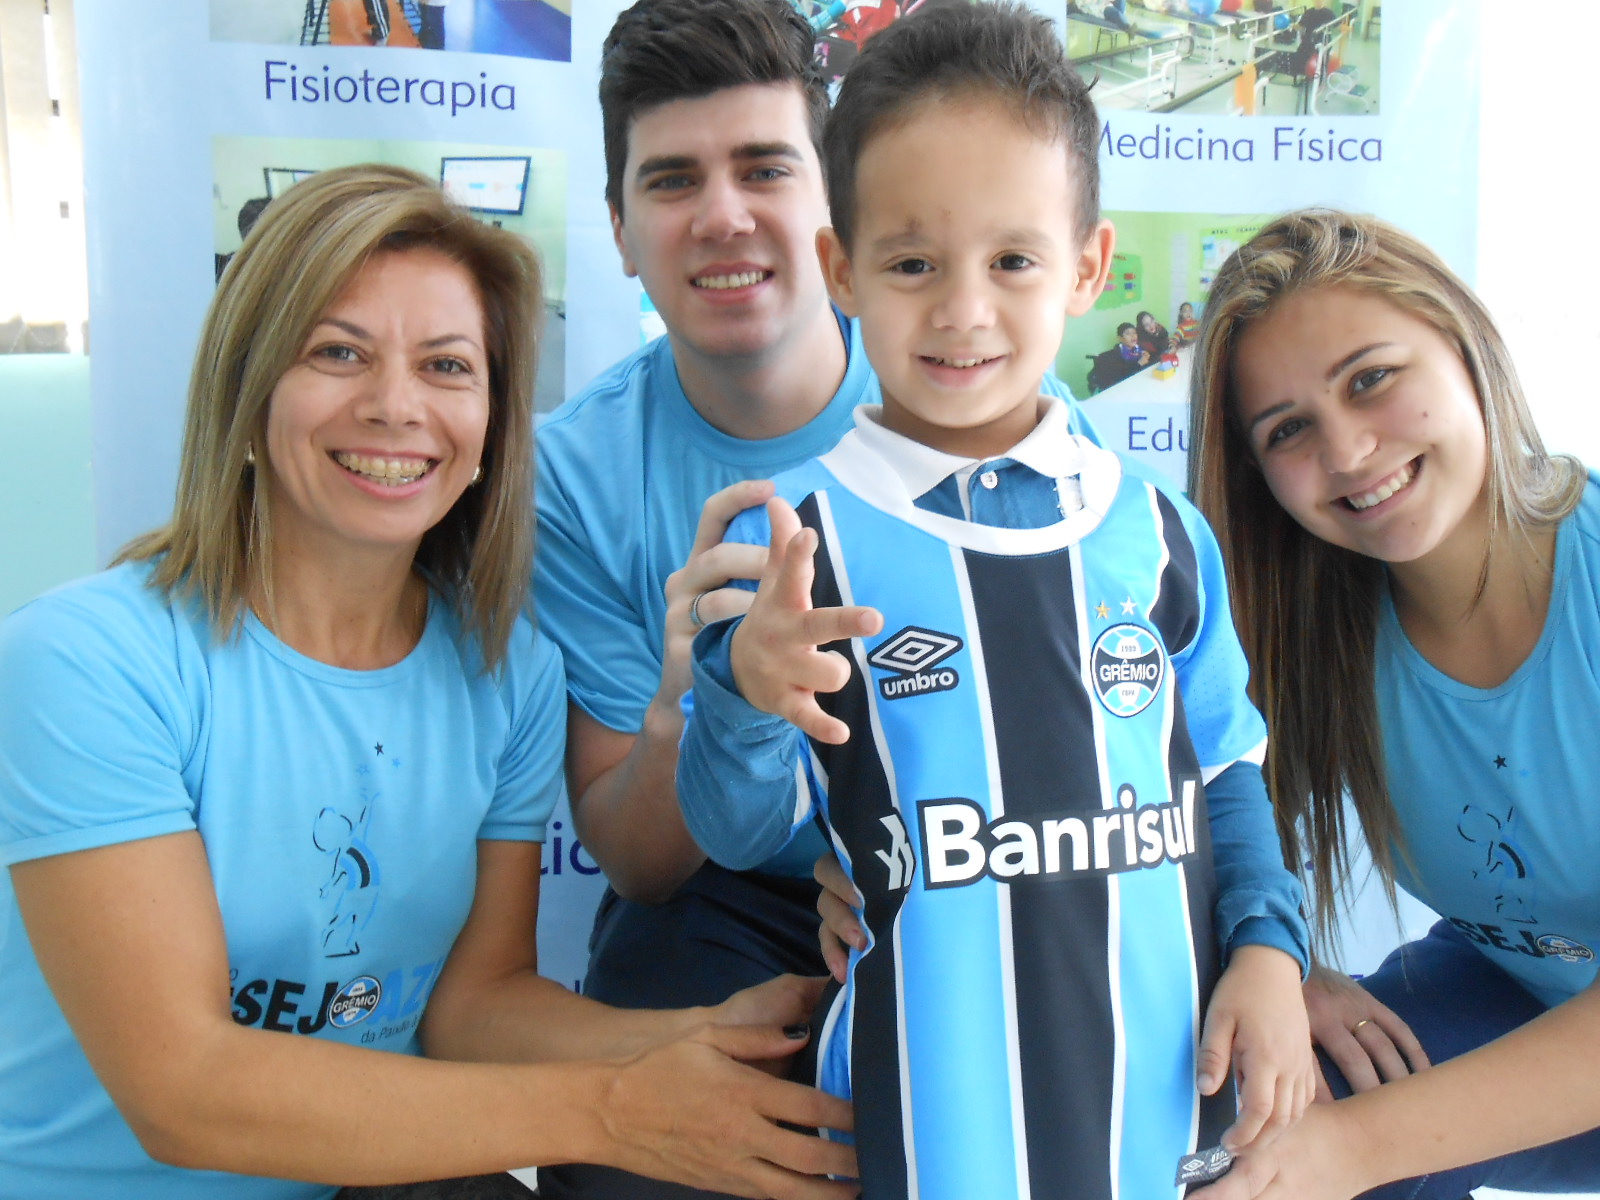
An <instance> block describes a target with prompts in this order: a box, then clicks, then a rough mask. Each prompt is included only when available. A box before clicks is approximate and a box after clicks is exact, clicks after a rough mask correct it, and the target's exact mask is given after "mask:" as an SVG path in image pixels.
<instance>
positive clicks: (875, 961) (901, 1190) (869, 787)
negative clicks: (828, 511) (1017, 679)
mask: <svg viewBox="0 0 1600 1200" xmlns="http://www.w3.org/2000/svg"><path fill="white" fill-rule="evenodd" d="M796 511H797V512H798V513H799V515H800V522H801V524H802V525H805V526H807V527H809V528H811V529H815V530H816V531H817V552H816V555H815V566H816V576H815V578H814V580H813V581H812V585H811V602H812V604H814V605H815V606H816V607H818V608H824V607H836V606H838V605H841V604H843V603H844V598H843V592H842V589H841V588H840V587H839V582H838V580H837V579H836V578H835V577H834V573H833V561H832V559H831V558H830V557H829V555H828V543H827V533H826V531H825V530H824V529H823V527H822V521H821V518H820V514H819V512H818V505H817V500H816V497H815V496H808V497H807V498H806V499H805V500H804V501H802V502H801V504H800V507H799V508H798V509H797V510H796ZM825 648H826V649H829V650H837V651H838V652H839V653H841V654H843V655H844V657H845V659H846V661H848V662H849V663H850V679H849V682H847V683H846V684H845V685H844V687H843V688H841V689H840V690H839V691H837V692H834V693H833V694H831V695H819V696H818V697H817V703H818V705H819V706H820V707H821V708H822V710H823V711H824V712H826V713H829V714H830V715H832V716H836V717H838V718H839V719H840V720H841V721H844V722H845V723H846V724H847V725H849V726H850V728H851V729H853V730H855V731H856V733H855V736H853V737H852V738H851V739H850V740H849V741H848V742H846V743H845V744H844V745H842V746H830V745H827V744H825V743H822V742H817V741H812V742H811V748H812V750H813V751H815V753H816V755H817V759H818V760H819V761H820V762H821V763H822V766H823V769H824V770H826V771H827V773H828V779H829V782H830V786H831V785H832V782H833V781H835V780H837V781H839V784H840V785H841V786H848V787H849V788H850V789H851V793H850V795H849V796H848V797H846V796H844V795H842V794H841V795H840V796H838V797H836V800H837V803H830V804H829V805H828V820H829V823H830V824H831V825H832V826H833V829H834V832H835V834H836V835H837V836H838V838H839V839H840V840H841V841H842V842H843V843H844V845H845V847H846V848H847V849H848V850H849V852H850V857H851V860H852V862H853V863H854V865H855V884H856V888H857V890H858V891H860V893H861V896H862V899H863V900H864V901H865V902H866V904H865V916H866V924H867V928H868V929H869V930H870V931H871V932H872V937H873V949H872V953H870V954H868V955H867V956H866V957H865V958H863V959H862V960H861V961H860V962H859V964H858V965H857V967H856V980H857V983H858V986H857V987H856V989H855V1012H854V1015H853V1018H852V1021H853V1024H852V1033H851V1050H850V1053H851V1072H850V1074H851V1087H852V1091H853V1093H854V1095H853V1097H852V1098H853V1100H854V1102H855V1111H856V1132H855V1136H856V1143H857V1145H859V1146H860V1147H861V1150H862V1153H861V1161H862V1163H863V1165H865V1164H868V1163H881V1164H897V1163H898V1164H903V1163H904V1162H905V1161H906V1159H907V1153H908V1148H907V1146H906V1144H905V1126H904V1123H903V1121H902V1119H901V1111H900V1109H901V1098H900V1077H901V1072H902V1064H901V1062H900V1021H899V1012H898V998H899V994H900V981H899V979H898V978H897V975H896V971H895V945H894V920H895V917H896V915H897V914H898V913H899V911H900V905H901V904H902V903H903V901H904V900H905V896H906V891H907V887H908V886H910V881H909V880H907V881H906V886H902V887H900V888H899V889H897V890H895V891H890V890H889V889H888V887H887V884H888V883H889V882H890V880H889V867H888V866H886V865H885V864H884V863H883V862H882V861H881V860H880V859H879V858H878V856H877V854H876V851H877V850H880V849H881V850H886V851H887V850H889V848H890V847H891V845H893V839H892V836H891V834H890V831H889V830H888V828H886V827H885V826H884V824H883V822H882V820H881V818H884V817H889V818H892V819H894V820H898V819H899V813H898V812H897V811H896V810H895V807H894V803H893V801H892V799H891V797H890V792H889V780H888V777H887V775H886V774H885V772H884V765H883V763H882V762H881V761H880V760H879V758H878V752H877V745H876V743H875V740H874V739H873V737H872V734H871V729H872V714H871V709H870V704H871V698H870V696H869V695H868V691H867V689H868V688H869V687H870V686H871V684H870V681H869V680H866V679H863V678H862V675H861V668H860V664H859V663H857V661H856V658H855V655H854V654H853V653H852V651H851V646H850V643H849V642H834V643H832V644H831V645H829V646H827V647H825ZM821 1017H822V1012H820V1011H819V1013H818V1019H817V1021H816V1022H815V1023H814V1025H813V1028H815V1029H818V1030H820V1029H821V1028H822V1025H821ZM864 1055H870V1056H871V1057H872V1065H871V1066H870V1067H865V1066H860V1065H858V1064H857V1059H858V1057H859V1056H864ZM874 1148H875V1149H874ZM861 1182H862V1192H863V1194H864V1195H867V1196H871V1197H873V1200H880V1198H881V1200H907V1193H908V1188H907V1182H906V1173H905V1170H904V1168H903V1167H902V1169H901V1170H900V1172H899V1173H898V1175H889V1176H888V1177H885V1178H877V1177H875V1176H867V1175H864V1176H863V1177H862V1181H861Z"/></svg>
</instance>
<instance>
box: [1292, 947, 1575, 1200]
mask: <svg viewBox="0 0 1600 1200" xmlns="http://www.w3.org/2000/svg"><path fill="white" fill-rule="evenodd" d="M1360 982H1361V986H1362V987H1364V988H1366V989H1367V991H1369V992H1371V993H1372V995H1373V996H1375V997H1377V999H1379V1000H1380V1001H1382V1002H1383V1003H1384V1004H1386V1005H1388V1006H1389V1007H1390V1008H1391V1009H1393V1010H1394V1011H1395V1013H1396V1014H1398V1015H1399V1017H1400V1019H1401V1020H1403V1021H1404V1022H1405V1023H1406V1024H1407V1025H1409V1026H1411V1032H1412V1033H1414V1034H1416V1036H1417V1040H1418V1041H1419V1042H1421V1043H1422V1048H1423V1049H1424V1050H1426V1051H1427V1052H1428V1060H1429V1061H1430V1062H1434V1063H1439V1062H1443V1061H1444V1060H1446V1059H1450V1058H1454V1057H1456V1056H1457V1055H1458V1054H1465V1053H1466V1052H1467V1051H1468V1050H1474V1049H1476V1048H1477V1047H1479V1046H1482V1045H1484V1044H1485V1043H1486V1042H1492V1041H1493V1040H1494V1039H1495V1038H1497V1037H1499V1036H1501V1035H1502V1034H1505V1033H1509V1032H1510V1031H1511V1030H1513V1029H1516V1028H1517V1027H1518V1026H1520V1025H1525V1024H1527V1023H1528V1022H1529V1021H1531V1020H1533V1018H1534V1017H1537V1016H1538V1015H1539V1014H1541V1013H1543V1012H1544V1011H1545V1010H1546V1006H1545V1004H1544V1003H1543V1001H1541V1000H1539V999H1537V998H1536V997H1535V996H1534V995H1533V994H1532V993H1531V992H1529V991H1527V990H1526V989H1525V988H1523V987H1522V985H1520V984H1518V983H1517V982H1516V981H1514V980H1513V979H1512V978H1511V976H1509V975H1507V974H1506V973H1505V972H1504V971H1502V970H1500V968H1499V967H1497V966H1495V965H1494V964H1493V963H1492V962H1490V961H1489V960H1488V959H1487V958H1485V957H1484V956H1483V955H1482V954H1481V953H1479V952H1478V950H1477V949H1475V948H1474V947H1473V945H1472V943H1471V942H1469V941H1467V939H1466V938H1465V937H1463V936H1462V935H1461V933H1460V932H1458V931H1457V930H1456V929H1455V927H1454V926H1452V925H1450V924H1449V922H1447V921H1440V922H1439V923H1438V924H1437V925H1435V926H1434V927H1433V928H1432V929H1430V930H1429V931H1428V933H1427V936H1426V937H1423V938H1420V939H1419V940H1417V941H1415V942H1408V943H1407V944H1406V945H1404V946H1401V947H1400V948H1399V949H1398V950H1396V951H1394V952H1393V953H1392V954H1390V955H1389V957H1388V958H1386V959H1384V960H1383V965H1382V966H1380V967H1379V968H1378V969H1377V970H1376V971H1375V972H1373V973H1372V974H1371V975H1368V976H1367V977H1366V978H1365V979H1362V980H1361V981H1360ZM1574 1053H1585V1054H1587V1053H1592V1048H1584V1049H1578V1048H1575V1049H1574ZM1318 1056H1319V1057H1320V1058H1321V1060H1322V1069H1323V1071H1324V1073H1326V1075H1327V1077H1328V1086H1329V1087H1330V1088H1331V1089H1332V1090H1333V1094H1334V1095H1335V1096H1341V1097H1342V1096H1348V1095H1349V1094H1350V1085H1349V1084H1348V1083H1347V1082H1345V1078H1344V1076H1343V1074H1341V1073H1340V1071H1339V1068H1337V1067H1335V1066H1334V1065H1333V1063H1332V1062H1331V1061H1330V1060H1329V1059H1328V1057H1327V1056H1326V1055H1324V1054H1322V1053H1321V1052H1320V1051H1319V1052H1318ZM1479 1187H1492V1188H1503V1189H1505V1190H1507V1191H1512V1192H1556V1193H1559V1192H1594V1191H1600V1130H1591V1131H1590V1132H1588V1133H1583V1134H1578V1135H1577V1136H1575V1137H1570V1138H1567V1139H1566V1140H1565V1141H1560V1142H1553V1143H1551V1144H1550V1145H1548V1146H1538V1147H1535V1148H1534V1149H1532V1150H1522V1151H1519V1152H1518V1153H1516V1154H1508V1155H1506V1156H1505V1157H1504V1158H1496V1159H1491V1160H1489V1161H1488V1162H1481V1163H1475V1164H1473V1165H1472V1166H1467V1167H1456V1168H1454V1169H1453V1170H1449V1171H1440V1172H1438V1173H1436V1174H1433V1175H1423V1176H1419V1177H1418V1178H1416V1179H1403V1180H1400V1181H1399V1182H1398V1183H1389V1184H1385V1185H1384V1186H1383V1187H1379V1188H1374V1189H1373V1190H1372V1191H1370V1192H1367V1193H1365V1195H1366V1196H1369V1197H1374V1198H1375V1200H1462V1197H1464V1196H1466V1195H1467V1193H1468V1192H1470V1191H1472V1189H1473V1188H1479Z"/></svg>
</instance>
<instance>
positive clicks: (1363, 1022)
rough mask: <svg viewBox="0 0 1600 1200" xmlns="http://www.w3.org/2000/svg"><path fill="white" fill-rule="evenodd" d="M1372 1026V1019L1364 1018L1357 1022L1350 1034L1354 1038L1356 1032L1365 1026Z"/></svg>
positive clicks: (1351, 1027) (1351, 1028)
mask: <svg viewBox="0 0 1600 1200" xmlns="http://www.w3.org/2000/svg"><path fill="white" fill-rule="evenodd" d="M1371 1024H1372V1018H1371V1017H1364V1018H1362V1019H1361V1020H1359V1021H1357V1022H1356V1023H1355V1024H1354V1025H1352V1026H1350V1033H1351V1035H1352V1036H1354V1034H1355V1032H1356V1030H1358V1029H1360V1028H1361V1027H1362V1026H1363V1025H1371Z"/></svg>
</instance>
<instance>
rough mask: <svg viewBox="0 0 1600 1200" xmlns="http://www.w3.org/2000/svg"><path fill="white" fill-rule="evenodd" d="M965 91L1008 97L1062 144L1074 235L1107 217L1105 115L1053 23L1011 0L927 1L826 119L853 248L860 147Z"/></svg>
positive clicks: (834, 203)
mask: <svg viewBox="0 0 1600 1200" xmlns="http://www.w3.org/2000/svg"><path fill="white" fill-rule="evenodd" d="M968 95H976V96H982V97H995V98H997V99H999V100H1001V101H1002V102H1003V103H1006V104H1008V105H1010V106H1011V107H1012V108H1013V109H1014V110H1015V111H1016V113H1017V115H1018V116H1019V117H1020V118H1021V119H1022V120H1023V121H1025V122H1026V123H1027V124H1028V126H1029V128H1031V129H1033V130H1034V131H1035V132H1036V133H1038V134H1040V135H1041V136H1044V137H1049V138H1051V139H1059V140H1060V141H1061V142H1063V143H1064V144H1065V149H1066V153H1067V155H1068V157H1069V159H1070V163H1071V166H1072V168H1073V173H1074V176H1075V177H1076V180H1077V197H1076V205H1075V208H1076V212H1075V213H1074V214H1073V215H1074V217H1075V227H1076V232H1077V234H1078V236H1079V237H1080V238H1087V237H1088V236H1089V231H1090V230H1091V229H1092V228H1093V227H1094V225H1095V222H1097V221H1098V220H1099V219H1100V147H1099V141H1100V118H1099V116H1098V115H1097V114H1096V113H1095V110H1094V101H1093V100H1091V99H1090V98H1089V87H1088V85H1087V84H1086V83H1084V81H1083V80H1082V78H1080V77H1079V75H1078V72H1077V71H1075V70H1074V69H1073V68H1072V64H1071V63H1069V62H1068V61H1067V55H1066V51H1065V49H1064V48H1063V47H1062V45H1061V36H1060V34H1059V33H1058V32H1057V31H1056V27H1055V25H1054V24H1053V23H1052V22H1051V20H1050V18H1049V17H1045V16H1041V15H1040V14H1039V13H1036V12H1033V11H1031V10H1029V9H1028V8H1027V7H1025V6H1024V5H1022V4H1019V3H1015V2H1013V0H1002V2H1000V3H993V4H962V3H956V4H945V5H939V6H937V7H935V6H933V5H931V4H930V5H927V6H925V7H924V8H923V9H922V10H921V11H920V12H916V13H913V14H912V15H911V16H909V17H905V18H903V19H901V20H899V21H896V22H895V23H894V24H893V25H890V26H889V27H888V28H887V29H885V30H884V31H883V32H882V33H880V34H878V35H877V36H875V37H874V38H873V39H872V40H871V41H870V42H868V43H867V45H866V48H865V49H864V50H862V52H861V56H860V57H859V58H858V59H856V61H855V64H854V65H853V66H851V68H850V73H849V74H848V75H846V76H845V78H844V86H843V87H842V88H841V89H840V91H839V98H838V100H837V101H835V103H834V106H833V112H832V113H831V114H829V116H828V124H827V128H826V130H825V131H824V132H823V137H822V166H823V173H824V175H825V176H826V178H827V181H828V210H829V213H830V215H831V217H832V220H833V228H834V232H835V233H837V234H838V235H839V240H840V241H841V242H843V243H844V245H845V248H846V249H847V250H848V249H849V247H850V245H851V237H852V236H853V234H854V232H855V217H856V206H855V205H856V168H857V165H858V164H859V162H860V160H861V153H862V150H863V148H864V147H865V146H866V145H867V143H868V142H870V141H871V140H872V138H873V137H874V136H875V135H877V134H879V133H882V132H883V131H884V130H885V129H888V128H890V127H891V126H893V125H895V124H897V123H899V122H900V121H902V120H904V119H905V117H906V114H907V111H908V110H909V109H910V108H911V107H912V106H913V105H915V104H918V103H921V102H923V101H926V100H931V99H943V98H949V97H960V96H968Z"/></svg>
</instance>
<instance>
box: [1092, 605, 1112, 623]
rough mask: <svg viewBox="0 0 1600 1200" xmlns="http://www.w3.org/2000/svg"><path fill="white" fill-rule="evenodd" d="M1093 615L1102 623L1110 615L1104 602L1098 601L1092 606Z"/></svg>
mask: <svg viewBox="0 0 1600 1200" xmlns="http://www.w3.org/2000/svg"><path fill="white" fill-rule="evenodd" d="M1094 615H1095V616H1097V617H1099V618H1100V619H1101V620H1102V621H1104V620H1105V619H1106V618H1107V617H1109V616H1110V615H1111V610H1110V609H1109V608H1107V607H1106V602H1105V601H1104V600H1102V601H1100V603H1099V604H1097V605H1095V606H1094Z"/></svg>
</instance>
